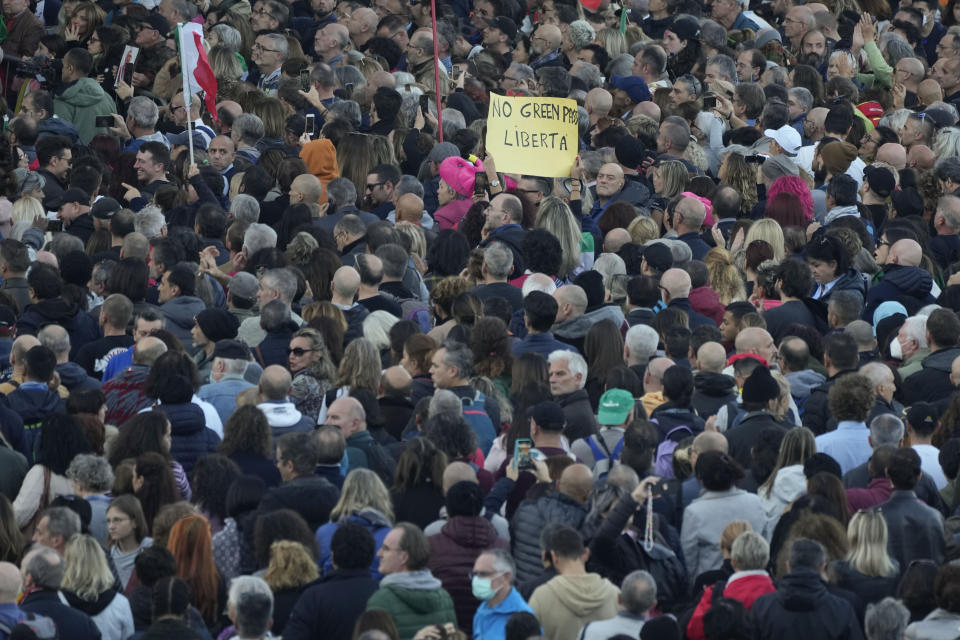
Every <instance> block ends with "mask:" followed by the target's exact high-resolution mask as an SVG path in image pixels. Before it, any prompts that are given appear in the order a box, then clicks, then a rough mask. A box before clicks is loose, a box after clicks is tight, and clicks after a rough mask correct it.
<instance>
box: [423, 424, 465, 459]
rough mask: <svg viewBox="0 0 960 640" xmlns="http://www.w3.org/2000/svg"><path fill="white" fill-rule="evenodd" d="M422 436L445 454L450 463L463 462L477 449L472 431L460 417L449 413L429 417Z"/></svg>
mask: <svg viewBox="0 0 960 640" xmlns="http://www.w3.org/2000/svg"><path fill="white" fill-rule="evenodd" d="M423 435H424V436H425V437H427V438H429V439H430V440H431V441H433V443H434V444H435V445H437V448H438V449H440V450H441V451H443V452H444V453H446V454H447V457H448V458H450V460H451V461H452V460H464V459H466V458H467V457H469V456H471V455H473V452H474V451H476V449H477V438H476V436H475V435H474V433H473V429H471V428H470V425H469V424H467V422H466V420H464V419H463V417H462V416H458V415H453V414H449V413H438V414H437V415H435V416H431V417H430V418H427V422H426V424H425V425H424V428H423Z"/></svg>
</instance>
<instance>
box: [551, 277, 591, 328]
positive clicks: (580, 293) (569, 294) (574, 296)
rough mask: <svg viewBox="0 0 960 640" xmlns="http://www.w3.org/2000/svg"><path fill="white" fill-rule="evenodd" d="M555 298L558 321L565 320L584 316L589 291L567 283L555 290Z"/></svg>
mask: <svg viewBox="0 0 960 640" xmlns="http://www.w3.org/2000/svg"><path fill="white" fill-rule="evenodd" d="M553 299H554V300H556V301H557V307H559V310H558V311H557V322H565V321H567V320H569V319H570V318H576V317H579V316H582V315H583V313H584V311H586V310H587V293H586V292H585V291H584V290H583V287H580V286H578V285H575V284H565V285H563V286H562V287H560V288H559V289H557V290H556V291H554V292H553Z"/></svg>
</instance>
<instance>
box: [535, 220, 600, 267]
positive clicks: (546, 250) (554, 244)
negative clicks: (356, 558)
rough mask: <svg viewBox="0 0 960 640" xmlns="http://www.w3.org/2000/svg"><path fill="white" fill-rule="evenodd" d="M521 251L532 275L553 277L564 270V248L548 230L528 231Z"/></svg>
mask: <svg viewBox="0 0 960 640" xmlns="http://www.w3.org/2000/svg"><path fill="white" fill-rule="evenodd" d="M604 217H606V216H604ZM520 249H521V252H522V253H523V256H524V258H525V259H526V261H527V268H528V269H529V270H530V272H532V273H546V274H551V275H552V274H555V273H558V272H559V271H561V270H562V268H563V266H562V265H563V260H564V258H563V247H562V245H561V244H560V241H559V240H557V237H556V236H555V235H553V234H552V233H550V232H549V231H547V230H546V229H531V230H530V231H528V232H527V235H526V236H525V237H524V239H523V245H522V246H521V247H520Z"/></svg>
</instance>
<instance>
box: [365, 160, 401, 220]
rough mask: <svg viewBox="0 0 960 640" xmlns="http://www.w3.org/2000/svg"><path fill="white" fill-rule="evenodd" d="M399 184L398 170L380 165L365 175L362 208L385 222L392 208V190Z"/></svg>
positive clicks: (395, 167)
mask: <svg viewBox="0 0 960 640" xmlns="http://www.w3.org/2000/svg"><path fill="white" fill-rule="evenodd" d="M398 182H400V169H399V168H397V166H396V165H393V164H381V165H377V166H376V167H374V168H373V171H371V172H370V173H369V174H368V175H367V184H366V191H365V192H364V195H363V205H364V208H365V209H367V210H368V211H370V213H372V214H373V215H375V216H377V217H378V218H380V219H381V220H385V219H386V217H387V214H388V213H390V212H391V211H392V210H393V208H394V206H393V190H394V189H395V188H396V186H397V183H398Z"/></svg>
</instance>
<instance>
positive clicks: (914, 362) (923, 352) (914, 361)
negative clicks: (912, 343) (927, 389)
mask: <svg viewBox="0 0 960 640" xmlns="http://www.w3.org/2000/svg"><path fill="white" fill-rule="evenodd" d="M928 355H930V349H920V350H918V351H917V352H916V353H914V354H913V355H912V356H910V357H909V358H907V359H906V360H904V361H903V366H902V367H900V368H899V369H897V371H898V372H899V373H900V379H901V380H906V379H907V378H909V377H910V376H912V375H913V374H915V373H917V372H918V371H920V370H922V369H923V359H924V358H926V357H927V356H928Z"/></svg>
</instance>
